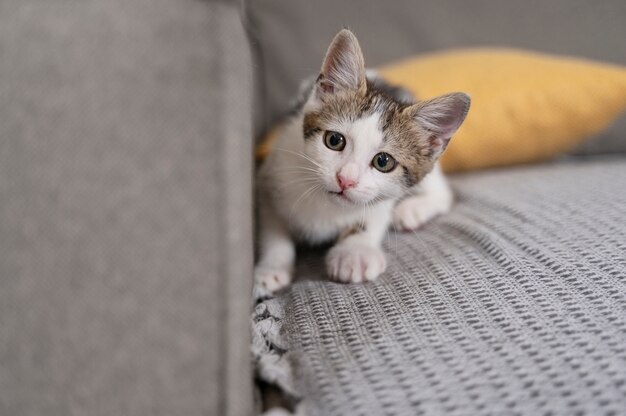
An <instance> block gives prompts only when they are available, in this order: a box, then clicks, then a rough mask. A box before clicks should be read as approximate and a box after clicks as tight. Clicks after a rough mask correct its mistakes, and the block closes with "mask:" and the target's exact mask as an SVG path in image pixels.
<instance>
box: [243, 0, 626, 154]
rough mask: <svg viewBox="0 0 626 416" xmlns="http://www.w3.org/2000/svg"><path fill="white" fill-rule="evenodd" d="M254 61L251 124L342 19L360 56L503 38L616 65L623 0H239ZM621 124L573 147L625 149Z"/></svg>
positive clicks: (283, 101)
mask: <svg viewBox="0 0 626 416" xmlns="http://www.w3.org/2000/svg"><path fill="white" fill-rule="evenodd" d="M244 3H245V4H246V17H247V22H248V23H247V26H248V28H249V30H250V32H251V35H252V38H253V48H254V53H255V59H256V69H257V71H258V74H257V76H258V80H259V82H258V86H259V92H258V99H257V106H256V111H257V132H261V131H263V130H264V129H265V128H267V127H268V126H269V125H271V123H273V122H274V121H275V120H276V119H277V118H279V117H281V116H282V115H283V114H284V113H285V111H286V110H287V109H288V108H289V103H290V100H292V99H293V97H294V96H295V94H296V92H297V89H298V85H299V83H300V81H301V80H302V79H304V78H305V77H309V76H311V75H313V74H316V73H317V72H318V71H319V69H320V66H321V62H322V58H323V55H324V52H325V51H326V48H327V47H328V45H329V43H330V41H331V39H332V37H333V35H334V34H335V33H337V32H338V31H339V29H341V28H342V27H345V26H347V27H350V28H351V29H353V30H354V31H355V32H356V34H357V36H358V37H359V39H360V40H361V43H362V46H363V49H364V53H365V58H366V63H367V65H369V66H377V65H381V64H385V63H388V62H390V61H391V60H395V59H399V58H404V57H406V56H409V55H414V54H418V53H422V52H428V51H433V50H438V49H442V48H451V47H464V46H484V45H493V46H504V47H518V48H527V49H532V50H538V51H544V52H548V53H555V54H565V55H574V56H581V57H587V58H592V59H597V60H602V61H608V62H613V63H618V64H622V65H626V50H625V48H624V41H623V39H626V25H625V24H624V22H625V21H626V2H624V1H623V0H609V1H603V2H602V3H593V2H589V1H586V0H574V1H572V0H559V1H550V2H538V3H535V4H529V3H528V2H502V1H495V0H477V1H471V2H468V1H464V0H452V1H445V2H442V1H437V0H422V1H419V2H416V1H411V0H398V1H393V2H384V1H379V0H352V1H334V0H321V1H306V0H288V1H287V0H264V1H254V0H245V1H244ZM623 126H626V117H624V118H623V121H622V124H621V125H620V126H617V127H616V128H614V129H611V130H609V131H607V132H605V133H604V134H602V135H601V137H599V139H598V140H595V141H593V142H589V144H587V145H585V146H583V147H582V148H581V152H584V153H603V152H615V151H622V152H626V136H624V135H623V134H622V133H623V131H624V129H623Z"/></svg>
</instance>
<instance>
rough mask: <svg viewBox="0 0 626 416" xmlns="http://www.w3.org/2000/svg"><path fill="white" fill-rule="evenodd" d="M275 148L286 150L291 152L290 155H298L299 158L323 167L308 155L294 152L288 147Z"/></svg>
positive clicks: (276, 148)
mask: <svg viewBox="0 0 626 416" xmlns="http://www.w3.org/2000/svg"><path fill="white" fill-rule="evenodd" d="M274 149H275V150H280V151H281V152H287V153H291V154H292V155H296V156H300V157H301V158H303V159H305V160H308V161H309V162H311V163H313V164H314V165H315V166H317V167H319V168H320V169H324V167H323V166H322V165H320V164H319V163H317V162H316V161H315V160H313V159H311V158H310V157H309V156H307V155H305V154H303V153H300V152H294V151H293V150H289V149H283V148H280V147H275V148H274Z"/></svg>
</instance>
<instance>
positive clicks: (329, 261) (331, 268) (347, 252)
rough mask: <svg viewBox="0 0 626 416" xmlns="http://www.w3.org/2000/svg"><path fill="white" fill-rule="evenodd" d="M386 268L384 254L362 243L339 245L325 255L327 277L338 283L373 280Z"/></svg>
mask: <svg viewBox="0 0 626 416" xmlns="http://www.w3.org/2000/svg"><path fill="white" fill-rule="evenodd" d="M386 267H387V260H386V259H385V253H383V251H382V250H381V249H379V248H377V247H372V246H369V245H366V244H362V243H350V242H345V243H339V244H337V245H336V246H335V247H333V248H332V249H331V250H330V251H329V252H328V254H327V255H326V271H327V272H328V276H329V277H330V278H331V279H333V280H336V281H339V282H345V283H348V282H355V283H356V282H364V281H367V280H374V279H376V278H377V277H378V276H379V275H380V274H381V273H382V272H384V271H385V268H386Z"/></svg>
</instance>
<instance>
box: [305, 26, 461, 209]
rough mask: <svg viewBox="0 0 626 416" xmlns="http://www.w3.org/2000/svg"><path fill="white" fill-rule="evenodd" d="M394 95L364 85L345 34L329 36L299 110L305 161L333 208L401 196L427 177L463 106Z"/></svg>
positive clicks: (355, 45)
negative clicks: (319, 66) (314, 170)
mask: <svg viewBox="0 0 626 416" xmlns="http://www.w3.org/2000/svg"><path fill="white" fill-rule="evenodd" d="M399 91H401V90H400V89H397V88H394V87H390V86H388V85H385V84H384V82H382V81H381V80H377V79H375V78H373V77H371V78H369V79H368V77H367V76H366V72H365V65H364V61H363V54H362V52H361V48H360V46H359V42H358V41H357V39H356V37H355V36H354V34H352V32H350V31H349V30H345V29H344V30H342V31H341V32H339V33H338V34H337V36H335V39H334V40H333V42H332V43H331V45H330V47H329V49H328V52H327V53H326V57H325V58H324V63H323V65H322V70H321V73H320V75H319V77H318V78H317V81H316V82H315V85H314V86H313V89H312V91H311V94H310V96H309V98H308V100H307V102H306V104H305V105H304V108H303V112H304V123H303V134H304V140H305V153H306V155H307V156H308V157H309V158H311V159H312V160H313V161H314V162H315V164H316V165H317V166H318V167H319V168H320V169H319V171H320V172H319V173H320V175H321V180H322V181H323V183H324V187H325V190H326V192H327V193H328V195H329V196H330V197H331V198H332V199H333V200H335V201H337V202H339V203H342V204H367V203H371V202H375V201H379V200H383V199H387V198H397V197H400V196H402V195H403V194H404V193H405V192H406V191H407V190H408V189H409V188H410V187H411V186H413V185H415V184H417V183H418V182H419V181H420V180H421V179H422V178H423V177H424V176H425V175H426V174H427V173H428V172H430V171H431V169H432V168H433V166H434V164H435V162H436V161H437V159H439V157H440V156H441V154H442V153H443V151H444V150H445V148H446V146H447V144H448V142H449V140H450V138H451V137H452V135H453V134H454V133H455V132H456V131H457V129H458V128H459V127H460V126H461V123H463V120H464V119H465V116H466V115H467V112H468V110H469V106H470V98H469V97H468V96H467V95H466V94H463V93H453V94H448V95H444V96H441V97H438V98H435V99H432V100H428V101H422V102H416V100H414V99H411V97H412V96H410V95H408V94H407V93H406V92H402V93H399ZM407 95H408V97H409V98H408V99H407Z"/></svg>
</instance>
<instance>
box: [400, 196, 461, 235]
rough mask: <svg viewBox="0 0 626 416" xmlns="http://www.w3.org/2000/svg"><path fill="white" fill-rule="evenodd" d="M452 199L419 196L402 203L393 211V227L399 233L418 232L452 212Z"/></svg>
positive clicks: (447, 197)
mask: <svg viewBox="0 0 626 416" xmlns="http://www.w3.org/2000/svg"><path fill="white" fill-rule="evenodd" d="M451 205H452V199H451V198H450V197H449V196H447V195H442V196H441V197H440V196H431V195H429V196H426V195H418V196H412V197H409V198H406V199H405V200H403V201H400V203H398V205H396V207H395V208H394V211H393V227H394V228H395V229H396V230H399V231H412V230H417V229H418V228H419V227H421V226H422V225H424V224H425V223H426V222H428V221H430V220H431V219H433V218H434V217H436V216H437V215H440V214H444V213H446V212H448V211H449V210H450V207H451Z"/></svg>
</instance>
